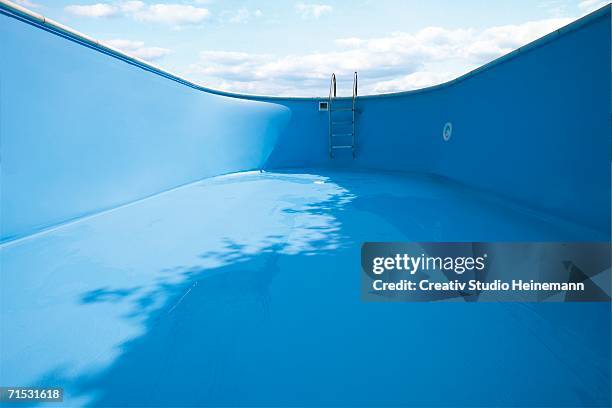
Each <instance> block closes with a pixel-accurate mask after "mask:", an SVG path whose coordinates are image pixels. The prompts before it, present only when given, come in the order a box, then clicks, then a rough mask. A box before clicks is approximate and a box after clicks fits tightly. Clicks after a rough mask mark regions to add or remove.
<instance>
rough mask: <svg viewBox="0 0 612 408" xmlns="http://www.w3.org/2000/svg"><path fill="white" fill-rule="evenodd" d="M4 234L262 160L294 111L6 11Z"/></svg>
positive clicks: (0, 23)
mask: <svg viewBox="0 0 612 408" xmlns="http://www.w3.org/2000/svg"><path fill="white" fill-rule="evenodd" d="M0 38H2V46H1V47H0V52H1V60H2V65H1V68H0V81H1V86H2V87H1V95H0V98H1V99H0V106H1V124H0V126H1V127H0V133H1V151H0V153H1V156H2V163H1V164H2V169H1V177H2V179H1V186H2V208H1V211H2V217H1V218H2V220H1V227H0V228H1V231H2V233H1V235H0V237H1V238H2V239H3V240H7V239H10V238H12V237H19V236H23V235H27V234H30V233H32V232H34V231H37V230H40V229H43V228H46V227H50V226H53V225H55V224H58V223H62V222H65V221H68V220H71V219H74V218H78V217H82V216H84V215H88V214H92V213H96V212H99V211H103V210H107V209H110V208H113V207H116V206H118V205H121V204H126V203H129V202H132V201H134V200H138V199H141V198H144V197H147V196H150V195H153V194H156V193H158V192H161V191H164V190H168V189H171V188H174V187H177V186H180V185H183V184H186V183H189V182H193V181H196V180H200V179H202V178H205V177H209V176H214V175H219V174H224V173H230V172H237V171H244V170H253V169H260V168H261V167H262V166H263V164H264V163H265V162H266V160H267V157H268V156H269V154H270V152H271V150H272V148H273V147H274V145H275V144H276V141H277V138H278V136H279V134H280V132H281V131H282V129H283V128H284V127H285V126H286V124H287V122H288V120H289V118H290V116H291V112H290V110H289V109H287V108H286V107H284V106H282V105H279V104H270V103H266V102H259V101H249V100H244V99H239V98H230V97H226V96H221V95H216V94H212V93H208V92H202V91H200V90H198V89H194V88H192V87H189V86H185V85H184V84H181V83H179V82H176V81H172V80H169V79H168V78H164V77H162V76H160V75H158V74H156V73H154V72H150V71H146V70H144V69H142V68H140V67H138V66H136V65H133V64H130V63H127V62H126V61H124V60H121V59H118V58H114V57H112V56H109V55H107V54H105V53H102V52H99V51H98V50H96V49H92V48H90V47H87V46H84V45H83V44H80V43H77V42H75V41H71V40H68V39H67V38H64V37H62V36H59V35H54V34H51V33H50V32H48V31H46V30H44V29H41V27H40V26H39V25H37V24H36V22H34V21H31V20H25V19H24V20H19V19H17V18H14V17H13V16H10V15H7V14H5V13H2V14H0Z"/></svg>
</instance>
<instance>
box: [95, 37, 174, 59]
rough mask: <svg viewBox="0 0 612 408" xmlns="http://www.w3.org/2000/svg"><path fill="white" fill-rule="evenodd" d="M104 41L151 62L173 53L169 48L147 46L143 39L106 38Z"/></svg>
mask: <svg viewBox="0 0 612 408" xmlns="http://www.w3.org/2000/svg"><path fill="white" fill-rule="evenodd" d="M104 43H105V44H108V45H110V46H111V47H114V48H117V49H119V50H121V51H124V52H126V53H127V54H130V55H133V56H135V57H138V58H141V59H143V60H145V61H149V62H153V61H156V60H158V59H160V58H162V57H165V56H166V55H168V54H170V53H171V51H170V50H169V49H167V48H161V47H145V43H144V42H143V41H132V40H123V39H113V40H106V41H104Z"/></svg>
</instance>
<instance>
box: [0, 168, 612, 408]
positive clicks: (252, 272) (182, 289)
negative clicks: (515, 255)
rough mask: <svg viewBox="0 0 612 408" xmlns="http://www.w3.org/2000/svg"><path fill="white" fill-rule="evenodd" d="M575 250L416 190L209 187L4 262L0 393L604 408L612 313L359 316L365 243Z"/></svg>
mask: <svg viewBox="0 0 612 408" xmlns="http://www.w3.org/2000/svg"><path fill="white" fill-rule="evenodd" d="M584 234H588V232H584V231H580V230H572V229H570V228H567V227H564V226H560V225H556V224H551V223H548V222H544V221H542V220H541V219H539V218H538V217H534V216H533V215H528V214H524V213H521V212H520V211H519V210H518V209H516V208H511V207H508V206H506V205H503V204H501V203H499V202H496V201H491V200H490V199H488V198H486V197H482V196H478V195H475V194H474V193H473V191H471V190H469V189H465V188H463V187H461V186H458V185H456V184H454V183H450V182H447V181H443V180H440V179H438V178H434V177H427V176H422V175H416V174H415V175H409V176H408V175H393V174H384V173H373V174H372V173H370V172H350V173H346V172H336V171H333V172H329V171H328V172H321V171H302V172H286V173H263V174H260V173H251V174H248V173H246V174H237V175H230V176H221V177H217V178H211V179H207V180H204V181H202V182H198V183H195V184H191V185H189V186H185V187H183V188H180V189H177V190H174V191H171V192H168V193H165V194H161V195H158V196H155V197H152V198H150V199H148V200H145V201H141V202H138V203H135V204H133V205H130V206H127V207H123V208H120V209H117V210H115V211H112V212H109V213H106V214H102V215H100V216H94V217H91V218H88V219H85V220H81V221H79V222H76V223H73V224H70V225H66V226H64V227H61V228H59V229H56V230H54V231H51V232H47V233H45V234H40V235H38V236H34V237H31V238H29V239H25V240H22V241H17V242H14V243H9V244H8V245H5V246H4V247H3V248H2V249H1V251H2V252H1V255H2V257H1V259H2V266H3V271H4V272H3V273H4V274H3V276H2V286H1V289H0V290H1V293H0V294H1V295H2V296H1V300H0V302H1V303H0V307H1V310H2V312H3V313H2V320H1V324H2V326H1V330H0V333H1V334H0V336H1V337H0V340H1V344H2V350H3V353H2V359H3V361H2V363H3V364H2V368H1V370H0V382H1V383H3V384H55V385H58V384H59V385H62V386H64V387H66V390H67V395H68V397H67V400H66V401H65V405H67V406H74V405H81V404H83V405H94V406H130V405H141V406H192V405H200V406H202V405H205V406H226V405H241V406H297V405H299V406H311V405H316V406H337V405H342V406H355V405H374V406H386V405H395V406H397V405H401V406H409V405H411V406H423V405H443V406H458V405H462V404H464V405H465V406H474V405H477V406H483V405H484V406H492V405H493V406H500V405H502V406H580V405H590V406H608V405H609V403H610V399H609V395H610V367H609V364H607V363H608V362H609V361H610V348H609V345H610V306H609V304H605V303H601V304H578V303H573V304H568V303H565V304H564V303H557V304H521V303H509V304H496V303H480V304H462V302H460V303H447V304H431V303H430V304H414V303H405V304H401V303H388V304H380V303H363V302H361V300H360V289H359V285H360V280H359V273H358V271H359V268H360V265H359V260H360V257H359V251H360V245H361V242H362V241H367V240H379V241H435V240H440V239H447V240H516V239H526V240H541V241H549V240H557V239H559V240H573V239H582V238H584V237H585V235H584ZM32 254H36V256H32ZM17 288H18V290H16V289H17Z"/></svg>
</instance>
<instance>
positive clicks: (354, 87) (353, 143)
mask: <svg viewBox="0 0 612 408" xmlns="http://www.w3.org/2000/svg"><path fill="white" fill-rule="evenodd" d="M356 99H357V71H355V74H354V76H353V112H352V113H353V142H352V146H353V148H352V149H351V150H352V153H353V159H354V158H355V135H356V133H355V102H356Z"/></svg>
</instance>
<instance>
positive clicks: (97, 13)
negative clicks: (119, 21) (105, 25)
mask: <svg viewBox="0 0 612 408" xmlns="http://www.w3.org/2000/svg"><path fill="white" fill-rule="evenodd" d="M66 11H67V12H69V13H70V14H74V15H77V16H84V17H94V18H98V17H111V16H114V15H116V14H117V12H118V11H119V9H118V8H117V7H115V6H113V5H111V4H106V3H96V4H90V5H72V6H67V7H66Z"/></svg>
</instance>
